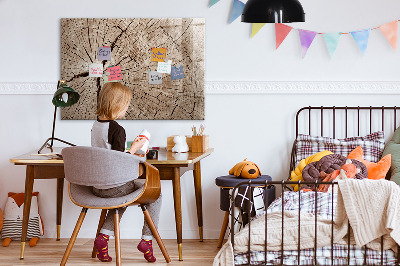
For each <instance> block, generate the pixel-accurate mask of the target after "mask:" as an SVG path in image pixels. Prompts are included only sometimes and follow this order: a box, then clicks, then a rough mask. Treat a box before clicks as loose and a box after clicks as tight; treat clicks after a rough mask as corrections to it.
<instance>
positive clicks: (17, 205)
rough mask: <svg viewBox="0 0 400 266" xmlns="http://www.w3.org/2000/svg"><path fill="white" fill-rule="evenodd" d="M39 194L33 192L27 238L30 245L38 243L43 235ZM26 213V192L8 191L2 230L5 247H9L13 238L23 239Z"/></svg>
mask: <svg viewBox="0 0 400 266" xmlns="http://www.w3.org/2000/svg"><path fill="white" fill-rule="evenodd" d="M38 194H39V192H34V193H32V201H31V212H30V214H29V222H28V234H27V239H30V241H29V246H31V247H33V246H35V245H36V243H37V241H38V240H39V237H40V236H41V235H43V223H42V220H41V218H40V216H39V208H38V200H37V198H38ZM23 213H24V193H13V192H9V193H8V198H7V202H6V206H5V208H4V222H3V228H2V230H1V237H2V239H3V247H8V246H9V245H10V242H11V240H18V241H21V232H22V219H23Z"/></svg>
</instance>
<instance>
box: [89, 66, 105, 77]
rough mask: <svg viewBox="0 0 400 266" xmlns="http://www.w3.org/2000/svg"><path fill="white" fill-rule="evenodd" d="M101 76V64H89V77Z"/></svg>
mask: <svg viewBox="0 0 400 266" xmlns="http://www.w3.org/2000/svg"><path fill="white" fill-rule="evenodd" d="M102 76H103V65H102V64H96V63H93V64H90V65H89V77H100V78H101V77H102Z"/></svg>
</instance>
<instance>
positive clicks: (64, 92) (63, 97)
mask: <svg viewBox="0 0 400 266" xmlns="http://www.w3.org/2000/svg"><path fill="white" fill-rule="evenodd" d="M78 100H79V93H77V92H76V91H75V90H74V89H72V88H71V87H68V86H67V84H65V81H64V80H60V81H58V83H57V91H56V92H55V93H54V95H53V100H52V102H53V105H54V118H53V132H52V133H51V138H48V139H47V140H46V141H45V143H44V144H43V145H42V147H41V148H40V149H39V151H38V153H40V152H41V151H42V150H43V149H44V148H45V147H48V148H50V150H51V152H53V141H54V140H58V141H60V142H63V143H65V144H68V145H71V146H75V145H74V144H72V143H69V142H67V141H65V140H62V139H59V138H55V137H54V130H55V127H56V115H57V107H67V106H71V105H73V104H75V103H77V102H78ZM49 141H51V143H50V144H49Z"/></svg>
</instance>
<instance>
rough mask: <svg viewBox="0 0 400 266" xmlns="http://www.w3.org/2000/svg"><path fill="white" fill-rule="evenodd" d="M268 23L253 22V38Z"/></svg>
mask: <svg viewBox="0 0 400 266" xmlns="http://www.w3.org/2000/svg"><path fill="white" fill-rule="evenodd" d="M265 24H266V23H253V26H252V28H251V38H253V37H254V35H256V34H257V33H258V31H259V30H261V28H262V27H264V25H265Z"/></svg>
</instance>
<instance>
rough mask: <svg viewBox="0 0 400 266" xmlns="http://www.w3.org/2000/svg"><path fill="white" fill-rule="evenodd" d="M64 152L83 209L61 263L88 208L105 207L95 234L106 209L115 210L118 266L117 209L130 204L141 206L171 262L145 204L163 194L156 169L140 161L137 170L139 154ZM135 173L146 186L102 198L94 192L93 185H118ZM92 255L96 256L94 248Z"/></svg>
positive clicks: (70, 149) (67, 175) (118, 261)
mask: <svg viewBox="0 0 400 266" xmlns="http://www.w3.org/2000/svg"><path fill="white" fill-rule="evenodd" d="M62 155H63V160H64V172H65V179H67V180H68V181H69V182H70V183H69V186H68V190H69V196H70V198H71V200H72V202H73V203H74V204H76V205H78V206H80V207H82V211H81V214H80V216H79V219H78V221H77V223H76V225H75V229H74V231H73V233H72V236H71V239H70V241H69V243H68V246H67V249H66V250H65V253H64V256H63V258H62V261H61V264H60V265H65V264H66V262H67V260H68V257H69V255H70V253H71V250H72V247H73V245H74V243H75V240H76V237H77V236H78V233H79V230H80V228H81V225H82V223H83V220H84V218H85V216H86V212H87V210H88V209H102V212H101V215H100V219H99V225H98V229H97V234H96V237H97V236H98V235H99V232H100V229H101V227H102V226H103V223H104V220H105V217H106V214H107V210H108V209H116V213H115V215H114V233H115V253H116V265H121V246H120V228H119V214H118V208H120V207H125V206H129V205H139V206H140V207H141V208H142V211H143V214H144V217H145V220H146V222H147V223H148V224H149V226H150V229H151V231H152V233H153V236H154V237H155V239H156V240H157V243H158V245H159V247H160V249H161V252H162V254H163V255H164V258H165V260H166V262H167V263H169V262H171V259H170V258H169V255H168V252H167V250H166V248H165V246H164V244H163V242H162V240H161V237H160V235H159V233H158V231H157V228H156V227H155V225H154V222H153V219H152V218H151V216H150V213H149V211H148V210H147V209H146V205H145V204H148V203H152V202H154V201H155V200H157V199H158V197H159V195H160V193H161V183H160V175H159V172H158V170H157V168H155V167H154V166H152V165H150V164H148V163H146V162H144V161H143V160H141V163H140V165H139V169H137V164H138V160H140V158H139V157H137V156H132V155H131V154H127V153H124V152H119V151H113V150H107V149H103V148H94V147H78V146H76V147H68V148H64V149H63V151H62ZM135 165H136V166H135ZM135 175H136V176H141V177H143V178H144V177H145V179H144V180H139V181H143V182H144V187H143V189H139V190H136V191H134V192H133V193H131V194H129V195H126V196H123V197H118V198H100V197H97V196H95V195H94V194H93V193H92V191H91V190H92V189H91V187H92V186H101V185H116V184H120V183H124V182H128V181H129V180H130V179H132V176H135ZM92 257H93V258H95V257H96V250H95V248H94V247H93V252H92Z"/></svg>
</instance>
